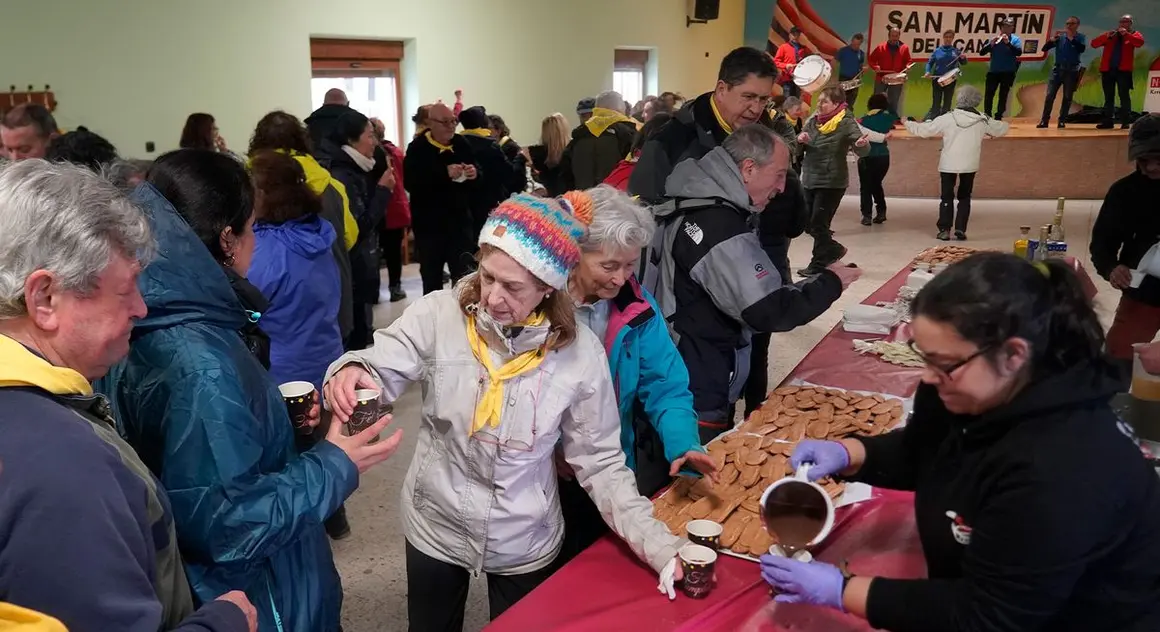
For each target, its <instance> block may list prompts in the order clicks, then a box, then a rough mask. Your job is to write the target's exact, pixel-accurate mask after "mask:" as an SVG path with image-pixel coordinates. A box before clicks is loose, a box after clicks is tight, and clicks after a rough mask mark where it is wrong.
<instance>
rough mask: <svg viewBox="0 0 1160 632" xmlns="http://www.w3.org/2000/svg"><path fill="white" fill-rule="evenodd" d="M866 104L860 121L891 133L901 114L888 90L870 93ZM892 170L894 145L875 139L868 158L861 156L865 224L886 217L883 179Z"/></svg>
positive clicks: (859, 181)
mask: <svg viewBox="0 0 1160 632" xmlns="http://www.w3.org/2000/svg"><path fill="white" fill-rule="evenodd" d="M866 107H867V112H866V115H865V116H863V117H862V118H861V120H859V121H858V123H859V124H860V125H862V127H864V128H866V129H868V130H872V131H875V132H878V133H880V134H889V133H890V131H891V130H892V129H894V124H895V123H897V122H898V115H897V114H895V113H894V110H891V109H890V100H889V99H887V98H886V93H884V92H879V93H878V94H872V95H870V99H869V101H867V103H866ZM889 172H890V148H889V147H887V145H886V141H885V140H883V141H882V142H875V141H871V143H870V153H868V154H866V157H865V158H859V159H858V189H859V192H860V193H861V196H862V225H863V226H869V225H870V224H872V223H873V224H881V223H882V222H885V221H886V190H885V189H884V188H883V187H882V181H883V180H885V179H886V174H887V173H889ZM875 207H877V208H878V212H877V213H875V214H874V217H873V219H871V217H870V215H871V212H872V211H873V210H874V208H875Z"/></svg>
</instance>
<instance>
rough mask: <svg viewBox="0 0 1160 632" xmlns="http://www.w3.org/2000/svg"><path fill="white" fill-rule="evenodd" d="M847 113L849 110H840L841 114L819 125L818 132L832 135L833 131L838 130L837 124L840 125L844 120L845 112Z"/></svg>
mask: <svg viewBox="0 0 1160 632" xmlns="http://www.w3.org/2000/svg"><path fill="white" fill-rule="evenodd" d="M849 111H850V110H842V111H841V112H838V113H837V114H835V115H834V118H832V119H830V120H828V121H826V122H825V123H822V124H821V125H819V126H818V131H819V132H821V133H823V134H832V133H833V132H834V130H836V129H838V123H841V122H842V119H844V118H846V112H849Z"/></svg>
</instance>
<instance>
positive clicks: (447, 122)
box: [427, 118, 459, 127]
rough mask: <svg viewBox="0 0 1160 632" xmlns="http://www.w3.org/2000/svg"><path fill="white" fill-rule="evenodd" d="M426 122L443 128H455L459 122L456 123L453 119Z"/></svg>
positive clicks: (431, 119)
mask: <svg viewBox="0 0 1160 632" xmlns="http://www.w3.org/2000/svg"><path fill="white" fill-rule="evenodd" d="M427 121H428V122H430V123H434V124H436V125H443V126H445V127H455V126H456V125H458V124H459V121H456V120H455V119H453V118H451V119H437V118H430V119H427Z"/></svg>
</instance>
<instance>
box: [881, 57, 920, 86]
mask: <svg viewBox="0 0 1160 632" xmlns="http://www.w3.org/2000/svg"><path fill="white" fill-rule="evenodd" d="M913 65H914V63H913V62H912V63H909V64H907V65H906V68H903V69H902V72H896V73H892V74H889V75H884V76H883V77H882V83H884V84H886V85H888V86H900V85H902V84H904V83H906V73H907V71H909V70H910V67H911V66H913Z"/></svg>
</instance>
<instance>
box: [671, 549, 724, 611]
mask: <svg viewBox="0 0 1160 632" xmlns="http://www.w3.org/2000/svg"><path fill="white" fill-rule="evenodd" d="M678 555H680V558H681V572H683V573H684V575H685V578H684V580H683V581H682V582H681V591H682V592H684V593H685V595H686V596H688V597H690V598H692V599H704V598H705V597H708V596H709V593H710V592H711V591H712V590H713V574H714V568H715V567H716V566H717V552H716V551H714V550H713V549H711V548H709V547H707V546H701V545H700V544H686V545H685V546H684V547H682V548H681V550H680V553H679V554H678Z"/></svg>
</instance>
